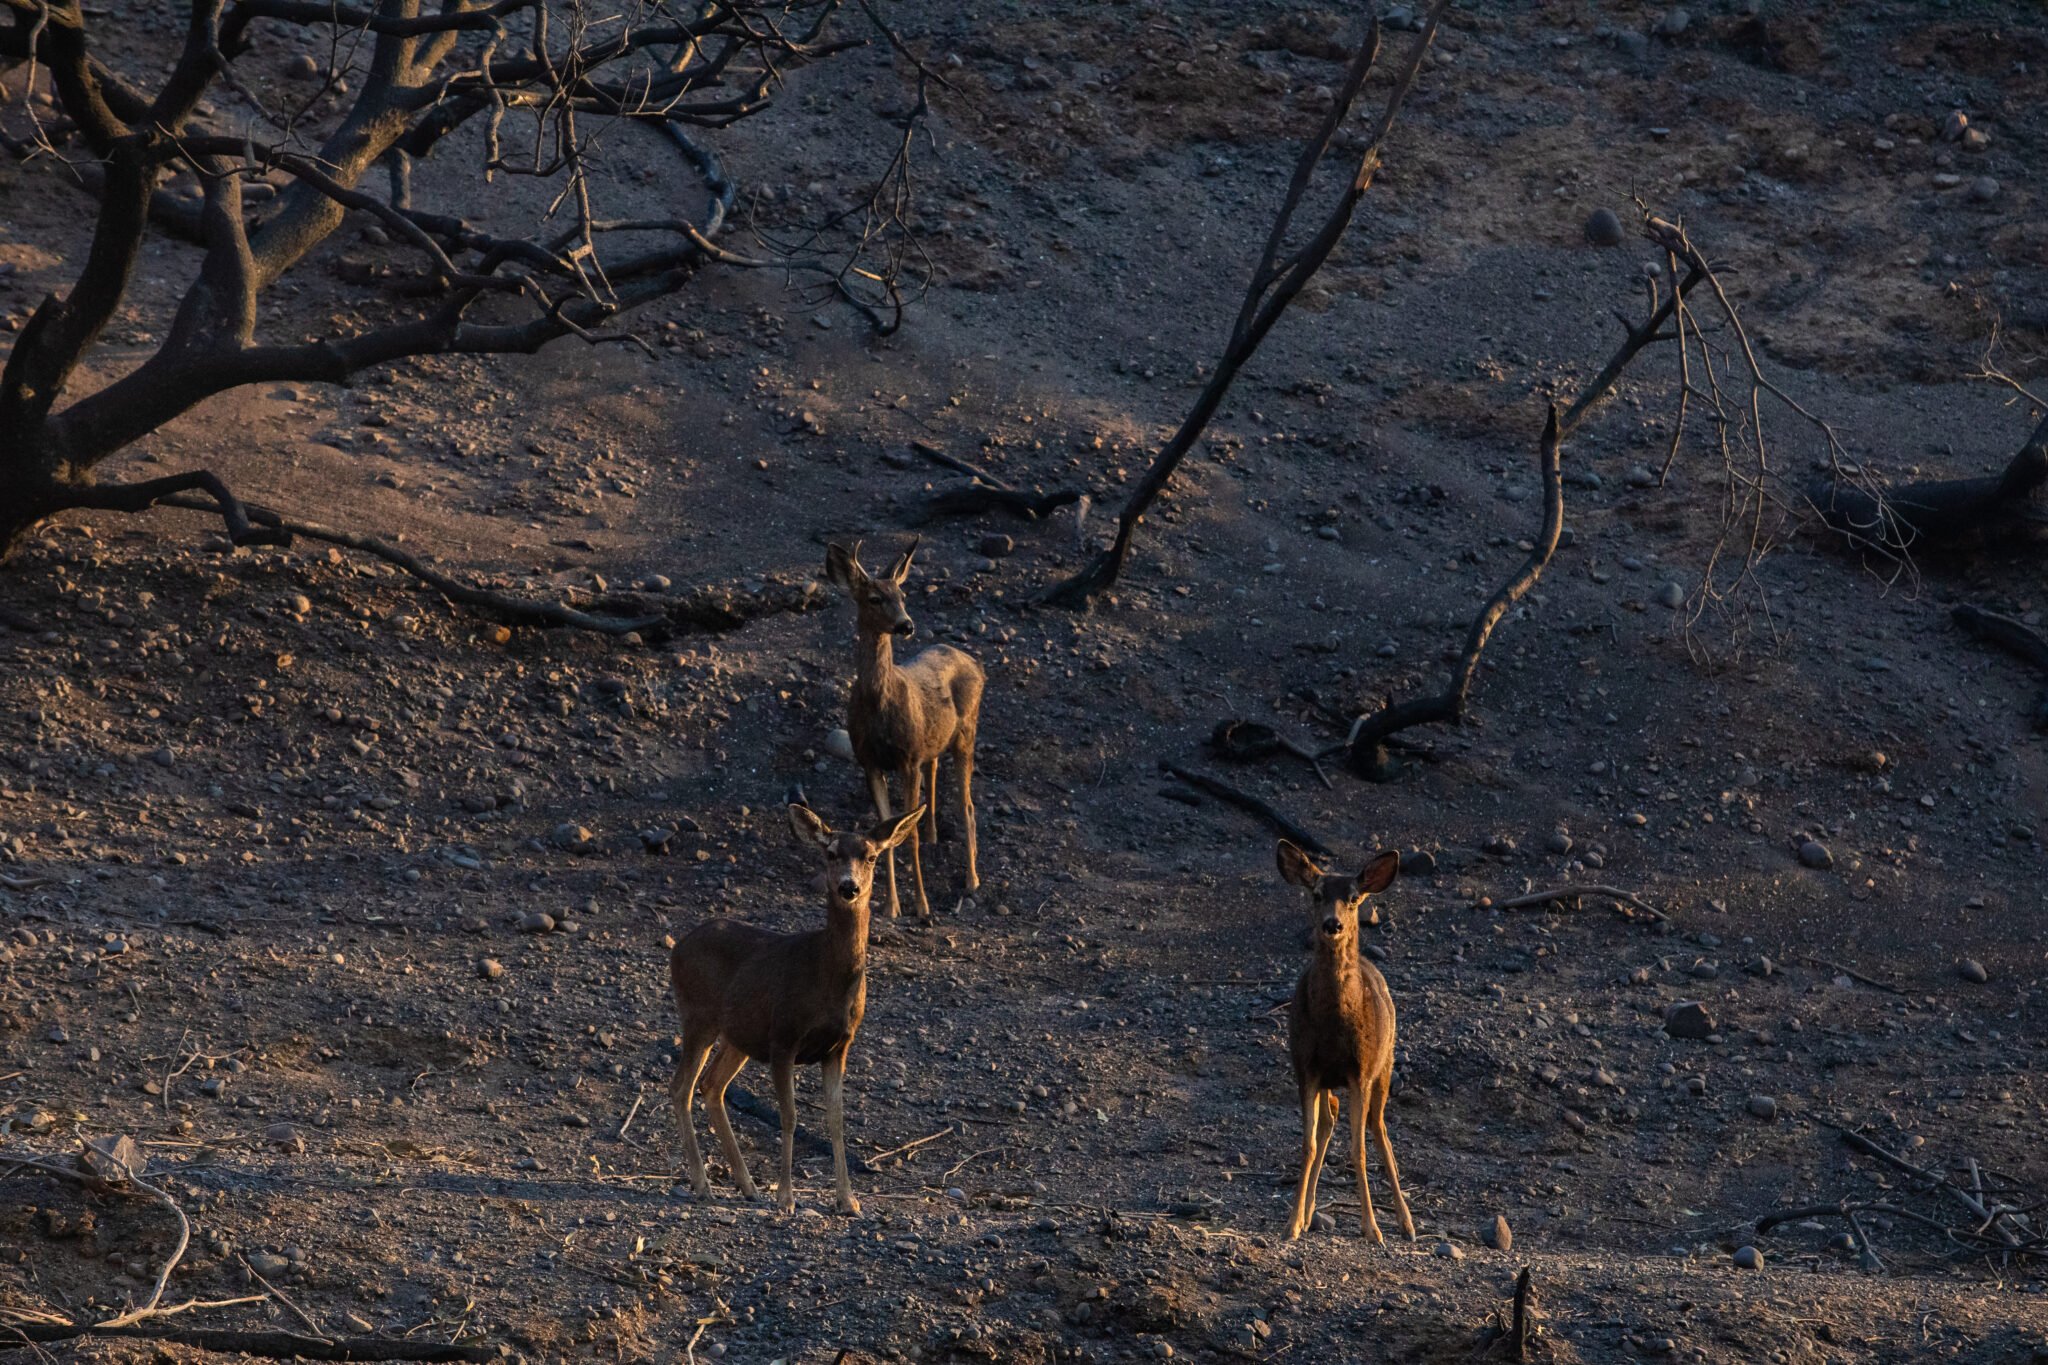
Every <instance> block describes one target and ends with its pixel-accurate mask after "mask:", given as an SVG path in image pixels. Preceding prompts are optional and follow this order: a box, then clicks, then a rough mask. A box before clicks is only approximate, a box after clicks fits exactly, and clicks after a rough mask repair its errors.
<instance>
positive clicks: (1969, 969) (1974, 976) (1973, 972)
mask: <svg viewBox="0 0 2048 1365" xmlns="http://www.w3.org/2000/svg"><path fill="white" fill-rule="evenodd" d="M1956 975H1957V976H1960V977H1961V978H1962V979H1963V980H1965V981H1969V982H1973V983H1975V984H1976V985H1979V986H1981V985H1983V984H1984V983H1985V982H1987V981H1989V980H1990V979H1991V973H1990V972H1988V971H1986V970H1985V969H1984V964H1983V963H1981V962H1979V961H1978V960H1977V959H1976V958H1974V957H1966V958H1964V959H1963V960H1962V961H1960V962H1958V963H1956Z"/></svg>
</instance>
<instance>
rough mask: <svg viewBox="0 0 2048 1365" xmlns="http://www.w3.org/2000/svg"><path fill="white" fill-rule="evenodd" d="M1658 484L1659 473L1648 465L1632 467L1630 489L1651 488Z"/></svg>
mask: <svg viewBox="0 0 2048 1365" xmlns="http://www.w3.org/2000/svg"><path fill="white" fill-rule="evenodd" d="M1656 482H1657V472H1656V471H1655V470H1653V469H1651V468H1650V467H1649V466H1648V465H1646V464H1639V465H1632V466H1630V468H1629V471H1628V486H1629V487H1630V488H1650V487H1653V486H1654V485H1655V484H1656Z"/></svg>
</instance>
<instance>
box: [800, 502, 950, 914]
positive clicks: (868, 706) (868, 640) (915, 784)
mask: <svg viewBox="0 0 2048 1365" xmlns="http://www.w3.org/2000/svg"><path fill="white" fill-rule="evenodd" d="M916 554H917V542H915V541H912V542H911V545H910V548H909V549H907V550H905V551H904V552H903V553H902V554H900V555H898V556H897V557H896V562H895V563H893V564H891V565H890V566H889V567H888V568H887V569H886V570H884V571H883V572H882V573H880V574H870V573H869V572H868V571H867V570H866V569H864V568H862V567H861V562H860V546H859V544H857V543H856V544H855V545H854V547H853V548H852V549H850V550H849V549H847V548H846V547H844V546H841V545H832V546H828V547H827V548H826V551H825V577H826V579H827V580H828V581H830V582H832V583H835V584H837V585H838V586H839V587H840V588H842V589H844V590H845V592H846V595H847V596H849V597H851V598H852V599H853V606H854V618H855V625H856V635H855V646H854V677H853V692H852V695H851V697H850V698H849V700H848V705H847V713H846V733H847V736H848V737H849V738H850V739H852V741H853V756H854V758H855V759H856V760H857V761H858V762H859V763H860V766H861V771H863V772H864V773H866V774H867V779H868V793H869V795H870V796H872V797H873V798H874V802H875V813H876V814H877V815H878V816H880V817H881V818H882V819H884V820H886V819H888V818H889V810H890V806H889V779H890V778H891V777H894V778H895V779H896V780H897V783H898V784H899V785H900V786H901V787H902V789H903V808H904V809H906V810H908V809H911V808H913V807H916V806H918V805H923V806H924V810H925V824H924V834H925V837H927V838H929V839H932V840H933V841H935V842H936V841H937V839H938V837H939V821H938V783H939V759H940V758H941V757H942V756H944V755H946V754H951V755H952V756H953V767H954V771H955V773H956V775H957V776H958V778H959V780H960V822H961V826H962V828H963V830H964V832H965V834H966V836H967V891H968V893H969V894H971V893H973V892H974V891H975V890H976V889H978V888H979V887H980V886H981V876H980V874H979V872H978V871H977V870H976V867H975V854H976V848H975V829H974V736H975V732H976V731H977V730H978V729H979V728H980V726H981V693H982V688H983V687H984V686H985V685H986V683H987V678H986V676H985V675H984V674H983V673H982V671H981V665H980V664H978V663H976V662H974V660H973V659H971V658H970V657H968V656H967V654H966V653H964V652H963V651H961V650H958V649H955V648H953V646H951V645H933V646H932V647H931V648H929V649H927V650H924V651H923V652H922V653H920V654H918V656H917V657H916V658H914V659H912V660H911V661H910V662H909V663H907V664H903V665H900V666H899V665H898V664H897V662H896V653H895V642H896V640H897V639H899V638H908V637H909V636H910V634H911V632H912V631H913V630H914V629H915V627H914V626H913V625H912V623H911V620H910V611H909V609H908V608H907V607H906V606H905V605H904V602H903V582H904V580H905V579H907V578H909V577H910V565H911V560H912V559H913V557H914V556H915V555H916ZM927 793H929V795H927ZM887 856H888V860H889V914H890V916H891V917H892V918H893V917H894V916H895V915H896V913H897V901H896V855H895V854H894V853H893V852H892V853H890V854H888V855H887ZM910 874H911V879H912V881H913V882H914V883H915V884H916V888H917V912H918V913H919V914H920V915H926V916H929V915H930V914H931V912H932V907H931V902H930V901H928V900H926V899H925V894H924V865H923V861H922V858H921V854H920V850H919V847H918V834H917V831H915V830H912V831H911V835H910Z"/></svg>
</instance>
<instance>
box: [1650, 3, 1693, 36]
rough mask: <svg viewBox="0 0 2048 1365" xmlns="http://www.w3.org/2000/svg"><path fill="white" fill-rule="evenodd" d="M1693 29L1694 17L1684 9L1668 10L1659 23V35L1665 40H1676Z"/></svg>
mask: <svg viewBox="0 0 2048 1365" xmlns="http://www.w3.org/2000/svg"><path fill="white" fill-rule="evenodd" d="M1691 27H1692V16H1691V15H1690V14H1688V13H1686V12H1685V11H1684V10H1682V9H1671V10H1666V11H1665V12H1664V17H1663V18H1661V19H1659V20H1658V21H1657V33H1658V34H1659V36H1661V37H1665V38H1676V37H1677V36H1678V35H1679V34H1681V33H1683V32H1685V31H1686V30H1687V29H1689V28H1691Z"/></svg>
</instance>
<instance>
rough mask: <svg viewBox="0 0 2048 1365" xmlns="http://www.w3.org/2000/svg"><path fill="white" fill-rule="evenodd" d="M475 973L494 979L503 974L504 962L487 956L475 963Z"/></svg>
mask: <svg viewBox="0 0 2048 1365" xmlns="http://www.w3.org/2000/svg"><path fill="white" fill-rule="evenodd" d="M542 918H546V917H545V916H543V917H542ZM476 974H477V975H478V976H480V977H482V978H483V979H484V980H486V981H496V980H497V979H498V978H499V977H501V976H503V975H504V974H505V964H504V963H502V962H500V961H498V959H496V958H495V957H487V958H485V959H484V960H483V961H481V962H479V963H477V964H476Z"/></svg>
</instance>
